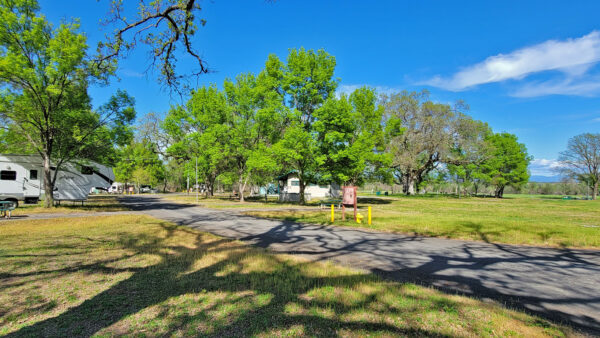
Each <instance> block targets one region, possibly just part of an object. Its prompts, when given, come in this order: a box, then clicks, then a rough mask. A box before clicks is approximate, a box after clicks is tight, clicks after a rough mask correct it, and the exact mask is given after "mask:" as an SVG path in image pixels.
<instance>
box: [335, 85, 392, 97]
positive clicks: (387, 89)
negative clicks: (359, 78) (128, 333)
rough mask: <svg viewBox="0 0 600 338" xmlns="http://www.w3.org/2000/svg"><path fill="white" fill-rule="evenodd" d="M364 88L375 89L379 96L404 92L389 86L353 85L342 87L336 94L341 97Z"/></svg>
mask: <svg viewBox="0 0 600 338" xmlns="http://www.w3.org/2000/svg"><path fill="white" fill-rule="evenodd" d="M362 87H368V88H373V89H375V91H376V92H377V94H393V93H398V92H400V91H402V89H400V88H394V87H387V86H369V85H357V84H351V85H340V86H339V87H338V88H337V90H336V92H335V94H336V96H337V97H339V96H340V95H341V94H346V95H350V94H351V93H352V92H353V91H355V90H357V89H358V88H362Z"/></svg>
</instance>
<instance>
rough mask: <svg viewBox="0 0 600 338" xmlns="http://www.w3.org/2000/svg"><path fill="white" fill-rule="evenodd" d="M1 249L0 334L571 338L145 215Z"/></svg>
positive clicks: (86, 221)
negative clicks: (504, 337) (539, 337)
mask: <svg viewBox="0 0 600 338" xmlns="http://www.w3.org/2000/svg"><path fill="white" fill-rule="evenodd" d="M0 248H1V249H0V290H1V292H0V335H5V334H16V335H18V336H29V335H50V336H69V337H71V336H91V335H97V336H113V335H143V336H162V335H173V336H189V335H214V336H248V335H256V336H283V335H292V336H303V335H307V336H332V335H342V336H364V335H370V336H406V335H409V336H423V335H427V336H431V335H433V336H438V335H439V336H446V335H449V336H475V335H518V336H527V337H529V336H565V335H571V334H573V332H572V331H571V330H570V329H569V328H566V327H564V326H560V325H555V324H553V323H550V322H548V321H545V320H542V319H539V318H537V317H533V316H530V315H526V314H524V313H521V312H517V311H513V310H509V309H506V308H503V307H502V306H500V305H498V304H496V303H483V302H481V301H478V300H475V299H472V298H467V297H461V296H454V295H446V294H444V293H441V292H439V291H436V290H434V289H431V288H425V287H420V286H416V285H414V284H402V283H396V282H390V281H385V280H382V279H380V278H378V277H376V276H374V275H371V274H366V273H363V272H360V271H356V270H351V269H347V268H343V267H340V266H337V265H334V264H332V263H311V262H308V261H306V260H303V259H299V258H296V257H293V256H287V255H275V254H271V253H269V252H268V251H265V250H263V249H259V248H253V247H249V246H246V245H244V244H242V243H240V242H237V241H231V240H226V239H223V238H220V237H217V236H212V235H209V234H206V233H201V232H197V231H194V230H191V229H188V228H185V227H177V226H174V225H172V224H169V223H166V222H161V221H159V220H156V219H153V218H150V217H146V216H139V215H120V216H104V217H93V218H92V217H89V218H75V219H52V220H35V221H21V222H9V223H3V224H2V225H0ZM540 323H541V324H540Z"/></svg>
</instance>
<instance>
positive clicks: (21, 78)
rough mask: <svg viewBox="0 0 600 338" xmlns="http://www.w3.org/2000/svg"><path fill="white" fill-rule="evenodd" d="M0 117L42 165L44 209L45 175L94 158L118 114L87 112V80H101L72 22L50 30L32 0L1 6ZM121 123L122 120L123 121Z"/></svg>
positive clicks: (48, 189) (49, 181) (49, 188)
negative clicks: (83, 159) (39, 157)
mask: <svg viewBox="0 0 600 338" xmlns="http://www.w3.org/2000/svg"><path fill="white" fill-rule="evenodd" d="M0 18H1V20H0V81H1V82H2V83H3V84H4V88H5V89H4V91H3V92H2V93H1V94H0V95H1V96H0V100H1V101H0V104H1V107H0V115H1V117H0V118H1V119H2V120H3V121H5V123H6V124H7V127H8V128H9V129H13V130H14V131H15V132H16V133H18V134H20V135H22V136H23V137H25V138H26V139H27V141H28V143H29V145H30V146H31V148H32V149H33V150H35V152H36V153H38V154H40V156H41V157H42V160H43V167H44V172H43V180H44V191H45V205H46V207H51V206H52V205H53V190H54V183H55V180H56V173H57V172H58V170H56V171H54V175H53V174H52V170H51V161H52V162H53V165H54V166H55V167H56V168H57V169H60V167H61V166H62V164H64V163H65V162H66V161H71V160H74V159H82V158H90V157H93V158H90V159H95V156H96V154H102V153H105V152H104V151H101V150H102V149H105V147H107V146H108V147H112V144H110V143H109V144H108V145H107V141H111V137H110V136H111V131H110V128H109V127H108V126H110V125H111V124H114V123H117V122H116V121H119V120H120V119H121V118H122V117H123V116H120V115H119V114H115V113H114V112H112V111H101V110H100V111H97V112H94V111H92V110H91V106H90V100H89V97H88V95H87V86H88V81H89V80H90V79H95V80H100V81H103V80H106V78H107V76H108V75H109V74H110V73H111V71H112V68H111V67H108V68H105V69H104V70H102V71H100V70H98V69H97V68H94V67H93V66H92V64H91V62H90V58H89V57H88V56H87V53H86V51H87V44H86V38H85V36H84V35H83V34H81V33H79V32H78V30H79V25H78V24H77V23H63V24H61V25H59V26H58V27H56V28H54V27H53V26H52V25H51V24H50V23H48V22H47V21H46V19H45V17H44V16H43V15H41V14H39V6H38V4H37V2H36V1H31V0H10V1H9V0H2V1H0ZM122 123H123V124H126V123H127V121H126V120H123V122H122Z"/></svg>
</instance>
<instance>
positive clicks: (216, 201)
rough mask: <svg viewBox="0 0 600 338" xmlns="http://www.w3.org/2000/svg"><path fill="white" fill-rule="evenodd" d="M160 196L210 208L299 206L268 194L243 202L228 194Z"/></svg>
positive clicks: (278, 207) (283, 207)
mask: <svg viewBox="0 0 600 338" xmlns="http://www.w3.org/2000/svg"><path fill="white" fill-rule="evenodd" d="M158 196H160V197H161V198H164V199H167V200H170V201H174V202H179V203H191V204H197V205H199V206H201V207H205V208H212V209H289V208H301V207H300V206H299V205H298V204H294V203H281V202H279V201H278V198H277V197H273V196H269V197H268V199H267V200H265V198H264V196H261V197H249V198H247V199H246V201H244V202H243V203H242V202H240V201H239V200H238V199H237V198H230V197H229V195H220V196H214V197H210V198H206V197H204V196H203V195H200V196H199V197H198V199H196V195H195V194H189V195H181V194H164V195H158ZM317 202H318V201H315V202H313V203H309V205H317V204H315V203H317Z"/></svg>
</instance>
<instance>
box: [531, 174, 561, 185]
mask: <svg viewBox="0 0 600 338" xmlns="http://www.w3.org/2000/svg"><path fill="white" fill-rule="evenodd" d="M561 179H562V177H561V176H560V175H555V176H541V175H531V177H530V178H529V182H538V183H555V182H560V180H561Z"/></svg>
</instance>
